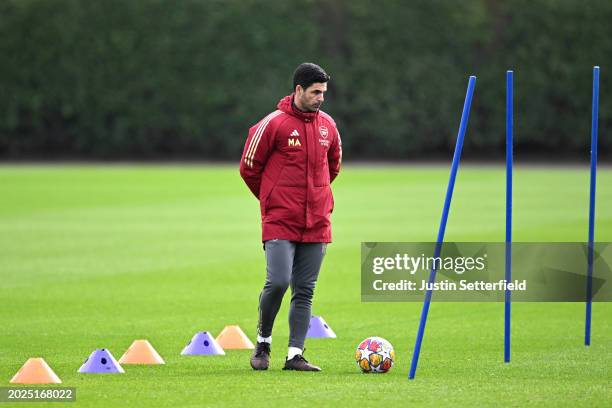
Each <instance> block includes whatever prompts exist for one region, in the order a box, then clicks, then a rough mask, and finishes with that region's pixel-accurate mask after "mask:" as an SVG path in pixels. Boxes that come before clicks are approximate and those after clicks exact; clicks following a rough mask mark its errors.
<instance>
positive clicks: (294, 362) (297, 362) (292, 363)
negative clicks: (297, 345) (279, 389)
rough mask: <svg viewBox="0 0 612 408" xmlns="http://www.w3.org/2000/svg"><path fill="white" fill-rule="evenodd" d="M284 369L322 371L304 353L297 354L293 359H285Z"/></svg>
mask: <svg viewBox="0 0 612 408" xmlns="http://www.w3.org/2000/svg"><path fill="white" fill-rule="evenodd" d="M283 370H295V371H321V368H320V367H317V366H316V365H313V364H310V363H309V362H308V361H307V360H306V359H305V358H304V356H303V355H301V354H297V355H296V356H294V357H293V358H292V359H291V360H285V367H283Z"/></svg>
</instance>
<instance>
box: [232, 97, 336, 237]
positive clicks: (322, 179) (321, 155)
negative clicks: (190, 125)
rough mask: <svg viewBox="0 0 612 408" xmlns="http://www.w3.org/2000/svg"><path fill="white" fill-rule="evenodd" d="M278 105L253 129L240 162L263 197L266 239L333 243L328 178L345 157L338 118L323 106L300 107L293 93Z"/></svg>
mask: <svg viewBox="0 0 612 408" xmlns="http://www.w3.org/2000/svg"><path fill="white" fill-rule="evenodd" d="M277 108H278V110H276V111H274V112H272V113H270V114H269V115H268V116H266V117H265V118H263V119H262V120H260V121H259V122H258V123H257V124H256V125H255V126H253V127H252V128H251V129H250V130H249V137H248V138H247V141H246V144H245V146H244V152H243V153H242V160H241V161H240V175H241V176H242V178H243V179H244V181H245V183H246V184H247V186H248V187H249V189H250V190H251V191H252V192H253V194H255V197H257V198H258V199H259V207H260V209H261V222H262V241H267V240H270V239H286V240H289V241H297V242H331V240H332V235H331V223H330V215H331V212H332V211H333V208H334V198H333V196H332V191H331V187H330V183H331V182H332V181H333V180H334V179H335V178H336V176H337V175H338V172H339V171H340V162H341V159H342V144H341V142H340V134H339V133H338V130H337V129H336V123H335V122H334V120H333V119H332V118H331V116H329V115H328V114H326V113H325V112H322V111H320V110H319V111H317V112H312V113H311V112H308V113H305V112H301V111H299V110H298V109H297V108H296V107H295V106H294V105H293V94H291V95H289V96H286V97H284V98H283V99H281V100H280V102H279V103H278V105H277Z"/></svg>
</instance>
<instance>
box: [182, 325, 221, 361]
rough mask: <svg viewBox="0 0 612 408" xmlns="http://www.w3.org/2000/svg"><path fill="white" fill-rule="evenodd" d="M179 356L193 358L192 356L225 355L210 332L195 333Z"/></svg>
mask: <svg viewBox="0 0 612 408" xmlns="http://www.w3.org/2000/svg"><path fill="white" fill-rule="evenodd" d="M181 355H183V356H193V355H205V356H214V355H223V356H224V355H225V351H223V347H221V346H220V345H219V343H217V341H216V340H215V338H214V337H213V336H212V334H210V332H207V331H206V332H198V333H196V334H195V335H194V336H193V338H192V339H191V341H190V342H189V344H187V345H186V346H185V348H184V349H183V351H181Z"/></svg>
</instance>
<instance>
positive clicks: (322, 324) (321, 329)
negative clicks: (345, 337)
mask: <svg viewBox="0 0 612 408" xmlns="http://www.w3.org/2000/svg"><path fill="white" fill-rule="evenodd" d="M306 337H310V338H328V339H335V338H336V333H334V331H333V330H332V329H331V327H329V325H328V324H327V322H326V321H325V319H323V318H322V317H321V316H314V315H313V316H311V317H310V324H309V325H308V333H306Z"/></svg>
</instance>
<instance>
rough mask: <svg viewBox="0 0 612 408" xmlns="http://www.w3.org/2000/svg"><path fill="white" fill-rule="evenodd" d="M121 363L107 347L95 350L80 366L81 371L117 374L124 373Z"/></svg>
mask: <svg viewBox="0 0 612 408" xmlns="http://www.w3.org/2000/svg"><path fill="white" fill-rule="evenodd" d="M124 372H125V371H123V368H122V367H121V365H120V364H119V363H118V362H117V360H115V357H113V355H112V354H111V353H110V351H108V350H107V349H96V350H94V351H93V352H92V353H91V354H90V355H89V357H88V358H87V360H85V362H84V363H83V365H82V366H81V368H79V373H90V374H117V373H124Z"/></svg>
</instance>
